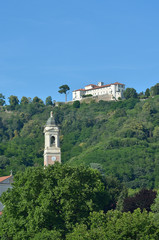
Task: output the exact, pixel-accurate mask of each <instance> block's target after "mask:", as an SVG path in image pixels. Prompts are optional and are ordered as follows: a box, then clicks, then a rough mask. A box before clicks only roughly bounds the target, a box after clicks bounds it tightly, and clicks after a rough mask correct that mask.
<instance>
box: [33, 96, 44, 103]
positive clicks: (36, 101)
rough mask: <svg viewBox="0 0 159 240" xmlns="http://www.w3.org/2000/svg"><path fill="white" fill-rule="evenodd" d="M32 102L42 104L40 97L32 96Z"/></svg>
mask: <svg viewBox="0 0 159 240" xmlns="http://www.w3.org/2000/svg"><path fill="white" fill-rule="evenodd" d="M33 103H40V104H44V103H43V101H42V100H41V99H40V98H38V97H34V98H33Z"/></svg>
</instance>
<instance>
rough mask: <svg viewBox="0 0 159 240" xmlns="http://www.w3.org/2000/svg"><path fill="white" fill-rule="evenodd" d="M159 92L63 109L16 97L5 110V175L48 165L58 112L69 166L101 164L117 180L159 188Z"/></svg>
mask: <svg viewBox="0 0 159 240" xmlns="http://www.w3.org/2000/svg"><path fill="white" fill-rule="evenodd" d="M157 89H158V84H156V85H155V86H153V87H152V88H151V89H150V90H149V89H147V90H146V92H145V94H144V93H142V94H144V95H138V98H136V95H135V98H129V99H127V100H122V101H117V102H116V101H113V102H104V101H100V102H99V103H97V102H94V101H93V100H92V101H91V100H90V103H88V104H86V103H85V102H83V103H81V104H79V102H75V103H74V104H73V105H71V104H69V103H68V104H59V105H58V106H54V104H53V103H52V98H51V97H50V96H49V97H48V98H47V99H46V101H45V102H46V104H44V102H43V101H42V100H41V99H40V98H38V97H35V98H34V99H33V101H32V100H31V99H30V98H27V97H22V99H21V101H19V100H18V99H17V97H16V96H11V97H10V100H12V101H10V104H9V105H7V106H1V107H0V175H1V176H3V175H7V174H9V172H10V170H13V174H15V173H16V172H17V171H18V170H24V169H25V168H26V167H28V166H42V165H43V149H44V136H43V127H44V125H45V122H46V120H47V119H48V117H49V112H50V111H51V110H53V113H54V116H55V120H56V123H57V124H58V125H59V126H60V130H61V135H60V142H61V150H62V162H63V163H66V162H68V163H69V164H70V165H73V166H77V165H79V164H80V163H83V164H85V165H88V166H90V165H91V164H92V163H98V164H100V165H101V166H102V169H103V171H104V173H105V174H106V175H107V176H108V175H109V176H113V177H116V178H117V179H119V181H120V182H124V183H125V184H126V186H127V187H129V188H134V189H136V188H146V187H148V188H156V187H158V185H159V176H158V171H159V96H158V95H157V94H158V90H157ZM130 90H131V89H130ZM130 92H131V91H130ZM133 92H134V90H133ZM149 95H150V96H149ZM141 96H142V97H141ZM147 96H149V98H147V99H144V98H146V97H147ZM140 97H141V100H140V99H139V98H140ZM2 98H3V100H4V96H2Z"/></svg>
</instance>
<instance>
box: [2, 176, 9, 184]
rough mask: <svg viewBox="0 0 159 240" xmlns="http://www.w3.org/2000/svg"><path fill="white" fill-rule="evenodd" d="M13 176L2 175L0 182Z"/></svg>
mask: <svg viewBox="0 0 159 240" xmlns="http://www.w3.org/2000/svg"><path fill="white" fill-rule="evenodd" d="M10 177H11V176H5V177H0V183H1V182H3V181H4V180H6V179H8V178H10Z"/></svg>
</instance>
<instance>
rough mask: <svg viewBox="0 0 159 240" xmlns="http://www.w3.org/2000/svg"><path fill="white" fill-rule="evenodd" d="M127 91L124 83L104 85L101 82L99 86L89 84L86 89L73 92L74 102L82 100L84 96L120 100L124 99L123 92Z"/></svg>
mask: <svg viewBox="0 0 159 240" xmlns="http://www.w3.org/2000/svg"><path fill="white" fill-rule="evenodd" d="M124 90H125V84H122V83H118V82H115V83H111V84H107V85H104V83H103V82H99V83H98V84H97V85H94V84H89V85H87V86H85V88H84V89H78V90H75V91H73V92H72V98H73V99H72V100H73V101H75V100H81V99H82V98H83V96H84V97H85V96H87V95H90V96H91V95H92V96H93V97H98V96H99V97H100V96H103V97H104V96H106V97H109V99H110V100H114V99H116V100H118V98H123V97H124V96H123V92H124Z"/></svg>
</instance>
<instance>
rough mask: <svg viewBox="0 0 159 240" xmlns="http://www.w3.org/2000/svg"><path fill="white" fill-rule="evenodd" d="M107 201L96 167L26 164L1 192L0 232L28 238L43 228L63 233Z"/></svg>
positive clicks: (105, 191)
mask: <svg viewBox="0 0 159 240" xmlns="http://www.w3.org/2000/svg"><path fill="white" fill-rule="evenodd" d="M112 189H114V190H115V187H113V188H112ZM115 193H116V192H115ZM110 201H111V194H110V191H109V190H108V189H107V186H104V184H103V182H102V178H101V175H100V173H99V172H98V171H97V170H93V169H91V168H86V167H83V166H81V167H69V166H67V165H60V164H55V165H54V166H49V167H46V168H45V169H44V168H42V167H41V168H27V169H26V171H25V172H23V173H19V174H17V175H16V176H15V178H14V183H13V188H12V190H10V191H9V192H8V193H4V194H3V196H2V202H3V204H4V205H5V208H4V211H3V215H2V219H1V221H0V222H1V226H0V229H1V230H0V236H1V237H2V236H5V237H6V239H10V238H11V239H12V238H13V239H14V236H16V239H20V240H21V239H28V238H30V237H33V236H34V235H35V234H37V233H38V232H39V231H42V230H45V229H46V230H49V231H52V230H57V231H58V232H60V233H61V234H62V235H64V234H66V233H67V232H70V231H71V230H72V228H73V227H74V226H75V224H76V223H79V224H86V223H87V218H88V216H89V214H90V213H91V212H93V211H99V210H104V209H106V208H108V206H109V205H110Z"/></svg>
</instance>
